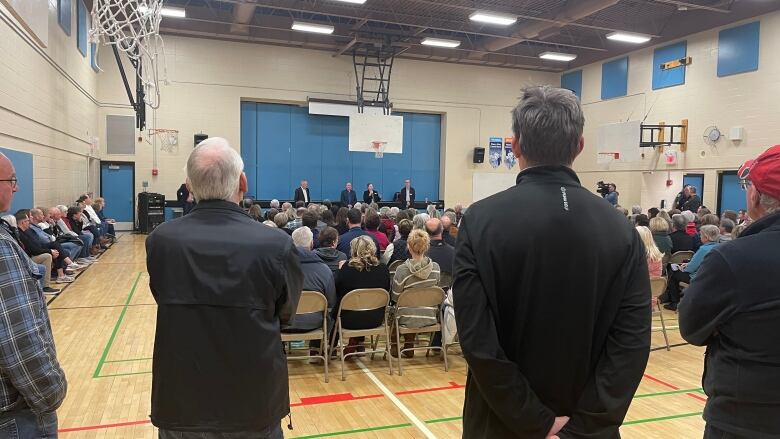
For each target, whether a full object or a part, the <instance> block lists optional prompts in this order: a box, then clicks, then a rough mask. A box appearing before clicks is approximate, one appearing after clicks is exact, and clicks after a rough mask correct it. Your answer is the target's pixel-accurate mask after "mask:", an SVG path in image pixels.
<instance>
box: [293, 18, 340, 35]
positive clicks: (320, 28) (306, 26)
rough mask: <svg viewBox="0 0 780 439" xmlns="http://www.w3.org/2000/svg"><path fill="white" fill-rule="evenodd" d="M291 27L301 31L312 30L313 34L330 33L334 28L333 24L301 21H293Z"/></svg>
mask: <svg viewBox="0 0 780 439" xmlns="http://www.w3.org/2000/svg"><path fill="white" fill-rule="evenodd" d="M292 29H293V30H297V31H301V32H313V33H315V34H332V33H333V30H334V28H333V26H328V25H326V24H316V23H306V22H303V21H293V25H292Z"/></svg>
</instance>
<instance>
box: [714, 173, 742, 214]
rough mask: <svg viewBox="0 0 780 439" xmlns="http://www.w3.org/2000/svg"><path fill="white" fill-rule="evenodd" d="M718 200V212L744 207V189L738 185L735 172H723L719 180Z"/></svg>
mask: <svg viewBox="0 0 780 439" xmlns="http://www.w3.org/2000/svg"><path fill="white" fill-rule="evenodd" d="M720 184H721V186H720V200H718V213H719V214H720V213H723V211H724V210H733V211H738V210H739V209H745V207H746V204H745V191H743V190H742V188H741V187H740V186H739V177H737V175H736V174H725V173H724V174H723V175H722V176H721V181H720Z"/></svg>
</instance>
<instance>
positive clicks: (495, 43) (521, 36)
mask: <svg viewBox="0 0 780 439" xmlns="http://www.w3.org/2000/svg"><path fill="white" fill-rule="evenodd" d="M619 1H620V0H583V1H577V2H572V3H569V5H568V6H566V7H564V8H563V9H562V10H561V11H560V12H558V14H556V15H555V19H554V21H553V22H537V23H531V24H529V25H527V26H522V27H520V29H519V30H517V31H516V32H514V33H513V34H512V37H511V38H502V39H492V40H488V41H486V42H484V43H482V48H483V49H485V50H487V51H488V52H495V51H498V50H503V49H506V48H507V47H511V46H514V45H515V44H518V43H521V42H523V41H526V40H530V39H534V38H538V37H539V35H540V34H542V33H544V35H545V36H549V35H551V34H550V31H551V30H558V29H560V28H562V27H564V26H566V25H568V24H570V23H572V22H575V21H577V20H581V19H583V18H585V17H589V16H591V15H593V14H595V13H596V12H599V11H601V10H604V9H606V8H608V7H610V6H613V5H615V4H617V3H618V2H619Z"/></svg>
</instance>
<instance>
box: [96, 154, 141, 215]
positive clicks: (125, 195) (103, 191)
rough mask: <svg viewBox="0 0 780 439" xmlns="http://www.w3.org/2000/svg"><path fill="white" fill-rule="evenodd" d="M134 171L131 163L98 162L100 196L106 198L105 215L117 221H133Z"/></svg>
mask: <svg viewBox="0 0 780 439" xmlns="http://www.w3.org/2000/svg"><path fill="white" fill-rule="evenodd" d="M134 172H135V171H134V169H133V165H132V164H127V163H122V164H119V163H118V164H113V163H110V162H104V163H101V164H100V196H102V197H103V198H105V199H106V207H105V214H106V217H108V218H113V219H115V220H117V221H118V222H127V223H131V222H133V218H134V215H133V206H134V205H135V193H134V191H135V188H134V187H133V174H134Z"/></svg>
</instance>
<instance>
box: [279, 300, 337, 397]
mask: <svg viewBox="0 0 780 439" xmlns="http://www.w3.org/2000/svg"><path fill="white" fill-rule="evenodd" d="M320 312H321V313H322V328H320V329H314V330H312V331H309V332H301V333H292V332H283V333H282V342H283V343H289V342H292V341H297V340H320V352H319V353H320V355H297V356H292V357H291V356H287V360H288V361H289V360H305V359H309V358H322V360H323V361H324V362H325V382H326V383H327V382H328V359H329V357H330V355H328V299H327V298H326V297H325V296H323V295H322V293H320V292H318V291H304V292H302V293H301V298H300V300H299V301H298V309H297V310H296V311H295V315H301V314H312V313H320ZM305 349H309V347H308V346H306V347H305Z"/></svg>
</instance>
